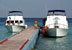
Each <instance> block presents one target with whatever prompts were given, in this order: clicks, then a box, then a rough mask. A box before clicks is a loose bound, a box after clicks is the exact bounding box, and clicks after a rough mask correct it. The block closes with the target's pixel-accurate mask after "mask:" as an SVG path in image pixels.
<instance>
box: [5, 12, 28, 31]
mask: <svg viewBox="0 0 72 50" xmlns="http://www.w3.org/2000/svg"><path fill="white" fill-rule="evenodd" d="M5 25H6V28H7V29H8V31H10V32H20V31H22V30H23V29H25V28H27V25H26V24H25V21H24V19H23V12H22V11H10V12H9V14H8V17H7V20H6V24H5Z"/></svg>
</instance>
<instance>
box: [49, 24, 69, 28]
mask: <svg viewBox="0 0 72 50" xmlns="http://www.w3.org/2000/svg"><path fill="white" fill-rule="evenodd" d="M51 25H54V26H60V25H62V26H63V27H64V28H67V27H68V26H67V25H65V24H61V23H57V24H55V23H52V24H49V25H48V26H49V27H50V26H51Z"/></svg>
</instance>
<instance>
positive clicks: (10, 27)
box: [6, 25, 25, 32]
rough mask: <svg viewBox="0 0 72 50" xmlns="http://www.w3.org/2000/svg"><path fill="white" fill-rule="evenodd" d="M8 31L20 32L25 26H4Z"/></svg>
mask: <svg viewBox="0 0 72 50" xmlns="http://www.w3.org/2000/svg"><path fill="white" fill-rule="evenodd" d="M6 28H7V29H8V31H9V32H21V31H22V30H23V29H24V28H25V27H24V26H15V25H13V26H6Z"/></svg>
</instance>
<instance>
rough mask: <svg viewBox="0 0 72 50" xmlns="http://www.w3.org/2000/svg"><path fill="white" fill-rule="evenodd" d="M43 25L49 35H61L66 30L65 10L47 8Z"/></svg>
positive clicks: (64, 33)
mask: <svg viewBox="0 0 72 50" xmlns="http://www.w3.org/2000/svg"><path fill="white" fill-rule="evenodd" d="M45 27H48V28H47V29H45V30H46V33H47V35H48V36H51V37H63V36H66V35H67V32H68V22H67V20H66V13H65V10H49V11H48V15H47V19H46V22H45Z"/></svg>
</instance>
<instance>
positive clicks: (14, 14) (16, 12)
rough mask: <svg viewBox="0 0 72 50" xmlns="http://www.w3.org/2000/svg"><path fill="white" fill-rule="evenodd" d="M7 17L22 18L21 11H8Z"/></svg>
mask: <svg viewBox="0 0 72 50" xmlns="http://www.w3.org/2000/svg"><path fill="white" fill-rule="evenodd" d="M8 16H23V12H22V11H9V14H8Z"/></svg>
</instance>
